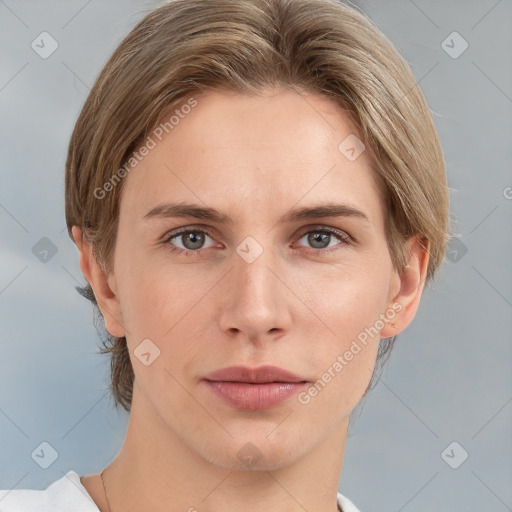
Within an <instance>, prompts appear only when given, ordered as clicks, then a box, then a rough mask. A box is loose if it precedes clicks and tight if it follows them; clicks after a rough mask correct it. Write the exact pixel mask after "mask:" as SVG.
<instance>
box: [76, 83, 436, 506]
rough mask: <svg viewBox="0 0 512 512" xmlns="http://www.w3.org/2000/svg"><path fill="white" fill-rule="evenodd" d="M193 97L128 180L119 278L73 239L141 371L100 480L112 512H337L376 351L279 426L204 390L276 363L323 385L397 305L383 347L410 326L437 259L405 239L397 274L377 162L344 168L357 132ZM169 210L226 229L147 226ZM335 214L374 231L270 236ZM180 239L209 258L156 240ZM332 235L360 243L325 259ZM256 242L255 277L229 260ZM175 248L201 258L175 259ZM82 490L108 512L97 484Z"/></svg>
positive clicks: (334, 242) (172, 222)
mask: <svg viewBox="0 0 512 512" xmlns="http://www.w3.org/2000/svg"><path fill="white" fill-rule="evenodd" d="M196 98H197V99H198V105H197V106H196V107H195V108H194V109H193V110H192V112H191V113H190V114H189V115H188V116H187V117H186V118H185V119H184V120H182V121H181V122H180V124H178V125H177V126H176V127H175V128H174V129H173V130H172V131H171V132H170V133H169V134H168V135H166V136H165V137H164V138H163V140H162V141H161V142H159V143H158V145H157V146H156V147H155V148H154V149H152V150H151V151H150V152H149V154H148V155H147V156H146V157H145V158H144V159H143V160H142V161H141V162H140V164H139V165H138V166H137V167H136V169H134V170H133V171H132V172H131V173H130V174H129V175H128V176H127V177H126V178H125V179H126V182H125V184H124V186H125V188H124V191H123V195H122V199H121V207H120V221H119V231H118V235H117V240H116V247H115V253H114V257H113V267H112V272H110V273H108V274H107V273H105V272H103V271H102V269H101V268H100V267H99V266H98V264H97V262H96V260H95V258H94V257H93V255H92V252H91V246H90V245H89V244H88V243H87V242H83V241H82V238H81V231H80V229H79V228H78V227H75V228H73V235H74V239H75V242H76V244H77V246H78V248H79V252H80V266H81V269H82V272H83V274H84V275H85V277H86V278H87V280H88V281H89V283H90V284H91V286H92V288H93V290H94V293H95V295H96V297H97V299H98V302H99V304H100V308H101V311H102V313H103V316H104V317H105V324H106V328H107V330H108V331H109V332H110V333H111V334H113V335H115V336H126V337H127V343H128V347H129V350H130V356H131V359H132V365H133V367H134V372H135V385H134V394H133V404H132V410H131V414H130V420H129V426H128V430H127V435H126V438H125V441H124V444H123V446H122V448H121V451H120V452H119V454H118V456H117V457H116V458H115V459H114V461H113V462H112V463H111V464H109V465H108V466H107V468H106V469H105V472H104V480H105V484H106V488H107V493H108V496H109V502H110V509H111V512H118V511H121V510H124V511H136V510H137V511H138V510H142V509H146V510H153V511H155V512H158V511H164V510H165V511H169V510H173V511H174V510H176V511H184V510H189V509H191V507H193V508H195V509H197V510H198V511H199V512H218V511H219V512H220V511H225V510H226V504H229V507H228V508H229V510H245V511H248V512H253V511H254V512H255V511H268V510H279V511H283V512H292V511H299V510H300V511H303V510H304V509H306V510H307V511H308V512H335V510H336V493H337V491H338V483H339V478H340V474H341V469H342V460H343V455H344V450H345V442H346V436H347V427H348V421H349V416H350V413H351V411H352V410H353V409H354V408H355V406H356V405H357V403H358V402H359V401H360V399H361V397H362V396H363V394H364V392H365V390H366V388H367V386H368V383H369V381H370V378H371V375H372V372H373V369H374V366H375V360H376V356H377V350H378V343H379V336H375V337H373V338H370V339H369V342H368V344H367V345H366V346H364V347H363V349H362V350H361V351H360V352H359V353H358V354H357V355H355V356H354V358H353V359H352V360H351V361H350V362H349V363H348V364H347V365H346V366H345V367H344V368H343V370H342V371H341V372H338V373H337V374H336V376H335V377H334V378H332V380H331V381H330V382H329V383H328V384H327V385H326V386H325V387H324V388H323V389H322V390H321V392H319V393H318V395H317V396H315V397H314V398H312V399H311V401H310V402H309V403H308V404H302V403H300V402H299V401H298V400H297V396H294V397H292V398H291V399H289V400H287V401H286V402H285V403H284V404H281V405H279V406H277V407H274V408H271V409H267V410H262V411H245V410H239V409H235V408H233V407H230V406H229V405H227V404H225V403H224V402H223V401H221V400H220V399H218V398H217V397H216V396H214V395H213V394H212V392H211V391H210V390H209V389H208V388H207V386H205V385H204V382H201V379H202V378H203V377H204V376H205V375H206V374H207V373H209V372H212V371H214V370H218V369H220V368H225V367H227V366H231V365H237V364H242V365H247V366H251V367H255V366H260V365H262V364H272V365H275V366H279V367H281V368H284V369H287V370H289V371H291V372H293V373H295V374H298V375H299V376H301V377H302V378H304V379H305V380H308V381H310V382H316V381H317V380H318V379H320V378H321V377H322V374H324V372H326V371H327V369H328V368H329V367H332V365H333V363H334V362H335V361H336V358H337V356H338V355H340V354H344V353H345V352H346V351H347V350H348V349H349V347H350V346H351V343H352V342H353V340H354V339H356V337H357V335H358V334H359V333H360V332H361V331H363V330H364V329H365V328H367V327H370V326H373V325H374V324H375V321H376V320H377V319H378V318H379V314H381V313H385V312H386V311H387V310H389V308H391V307H392V304H393V303H395V304H400V305H401V307H402V309H401V311H400V312H399V313H396V315H395V316H394V318H393V321H392V323H393V325H391V323H386V325H385V326H384V327H383V329H382V330H381V332H380V337H390V336H393V335H397V334H399V333H400V332H402V331H403V330H404V329H405V328H406V327H407V326H408V325H409V324H410V322H411V321H412V320H413V318H414V316H415V314H416V311H417V308H418V305H419V302H420V298H421V294H422V291H423V283H424V279H425V275H426V270H427V265H428V253H427V252H426V251H425V250H424V249H423V248H422V247H421V245H420V244H419V243H418V242H417V241H416V239H414V238H411V239H410V240H409V242H408V245H407V249H408V250H409V256H410V257H409V265H410V266H411V268H409V269H407V270H404V271H401V272H397V271H395V270H394V269H393V267H392V264H391V258H390V254H389V251H388V247H387V244H386V238H385V232H384V215H385V212H384V206H383V203H382V201H381V198H380V196H379V194H378V190H377V188H376V182H375V180H374V177H373V173H372V169H371V161H370V159H369V156H368V155H367V153H366V152H363V153H362V154H361V156H359V157H358V158H357V159H356V160H355V161H349V160H348V159H347V158H346V157H345V156H344V154H342V153H341V152H340V151H339V149H338V146H339V144H340V142H341V141H342V140H343V139H345V137H347V136H348V135H350V134H357V131H356V129H355V127H354V126H353V125H352V124H351V122H350V120H349V119H348V117H347V115H346V114H345V112H344V111H343V110H342V109H340V108H339V107H338V106H337V105H336V104H335V103H333V102H332V101H331V100H330V99H329V98H327V97H324V96H322V95H319V94H306V93H305V92H303V93H301V94H299V93H297V92H292V91H290V90H284V89H275V90H266V91H264V92H262V95H261V96H250V95H242V94H235V93H233V92H227V91H220V90H217V91H212V92H208V93H206V94H204V95H202V96H196ZM170 201H172V202H178V201H186V202H192V203H195V204H199V205H200V206H209V207H213V208H216V209H218V210H220V211H222V212H224V213H226V214H229V215H230V216H231V217H232V219H233V224H232V225H228V224H225V223H218V222H215V221H211V220H201V219H189V218H153V219H151V220H148V219H142V217H144V215H145V214H146V213H147V212H149V211H150V210H151V209H152V208H154V207H155V206H156V205H159V204H161V203H164V202H170ZM325 202H335V203H344V204H350V205H352V206H354V207H357V208H358V209H360V210H362V211H363V212H364V213H365V214H366V215H367V217H368V222H366V221H364V220H363V219H359V218H356V217H335V218H328V217H326V218H315V219H305V220H300V221H294V222H286V223H284V224H278V223H277V220H278V219H279V217H281V216H282V215H283V214H285V213H286V212H287V211H289V210H290V209H292V208H296V207H301V206H306V205H313V204H314V205H318V204H321V203H325ZM182 227H187V228H192V227H193V228H196V229H197V228H199V227H209V228H210V229H211V230H212V236H211V237H210V236H209V235H207V234H205V235H204V236H205V238H204V243H203V245H202V246H201V244H200V242H199V243H198V242H197V240H196V241H194V239H192V240H190V239H189V238H188V237H187V236H178V237H176V238H174V239H173V240H170V241H167V242H164V241H163V240H164V238H165V236H166V235H168V234H169V233H171V232H175V231H176V230H177V228H182ZM325 227H332V228H335V229H338V230H340V231H343V232H345V233H348V234H349V235H351V236H352V237H353V238H354V240H355V241H354V242H353V243H352V244H349V243H346V242H343V240H340V239H338V238H336V237H335V236H331V237H330V238H329V237H328V238H327V240H326V241H325V243H324V244H323V246H322V245H321V244H319V243H317V244H316V245H314V240H313V242H311V240H310V238H311V237H310V238H308V236H307V235H308V234H311V235H314V234H315V233H317V232H318V229H319V228H325ZM311 232H312V233H311ZM248 236H251V237H253V238H254V239H255V240H256V241H257V242H258V243H259V244H260V246H261V247H262V248H263V252H262V254H261V255H260V256H259V257H258V258H256V260H254V261H253V262H252V263H248V262H247V261H245V260H244V259H243V258H242V257H240V256H239V254H238V253H237V252H236V248H237V246H239V245H240V244H241V243H242V242H243V241H244V239H245V238H246V237H248ZM317 236H318V235H317ZM173 244H174V246H175V247H177V248H181V249H183V248H185V247H186V248H188V249H189V250H195V251H196V254H192V255H191V256H185V255H183V254H178V253H176V252H171V250H170V248H171V247H172V245H173ZM194 244H195V245H194ZM242 246H243V244H242ZM324 246H327V247H325V248H322V247H324ZM194 247H199V249H197V248H196V249H194ZM191 248H192V249H191ZM315 248H316V249H319V251H320V252H319V253H317V254H315V253H314V252H313V251H314V249H315ZM329 249H331V251H330V252H327V251H328V250H329ZM197 251H199V252H197ZM321 251H324V252H321ZM198 254H200V256H198ZM146 338H149V339H150V340H152V342H153V343H154V344H155V345H156V346H158V348H159V349H160V356H159V357H157V358H156V359H155V360H154V361H153V362H152V363H151V364H150V365H148V366H145V365H144V364H142V363H141V362H140V361H139V359H138V358H137V357H135V356H134V350H135V349H136V348H137V346H138V345H139V344H140V343H141V341H142V340H144V339H146ZM247 443H252V445H254V447H256V449H257V451H258V454H259V457H260V458H259V459H258V460H257V461H255V462H254V463H253V465H252V466H251V467H250V470H248V468H247V467H246V466H244V464H243V462H242V461H241V460H240V459H239V458H238V456H237V453H238V452H239V450H240V449H241V448H242V447H244V446H245V445H246V444H247ZM82 483H83V485H84V486H85V488H86V489H87V491H88V492H89V493H90V494H91V497H92V498H93V499H94V501H95V502H96V503H97V505H98V507H99V509H100V510H101V511H102V512H103V511H107V510H108V507H107V504H106V502H105V498H104V494H103V488H102V484H101V481H100V479H99V473H98V474H94V475H87V476H84V477H82Z"/></svg>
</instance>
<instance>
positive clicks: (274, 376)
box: [205, 365, 306, 384]
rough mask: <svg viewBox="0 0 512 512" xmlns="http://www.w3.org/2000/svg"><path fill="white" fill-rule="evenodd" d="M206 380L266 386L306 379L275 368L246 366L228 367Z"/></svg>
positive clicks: (209, 375) (211, 374) (208, 376)
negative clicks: (272, 383)
mask: <svg viewBox="0 0 512 512" xmlns="http://www.w3.org/2000/svg"><path fill="white" fill-rule="evenodd" d="M205 379H206V380H211V381H217V382H219V381H222V382H246V383H250V384H268V383H270V382H292V383H295V382H305V381H306V379H303V378H301V377H299V376H298V375H295V374H294V373H291V372H289V371H287V370H283V369H282V368H279V367H277V366H270V365H265V366H259V367H258V368H250V367H248V366H230V367H229V368H223V369H221V370H217V371H215V372H212V373H209V374H208V375H206V377H205Z"/></svg>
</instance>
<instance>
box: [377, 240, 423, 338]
mask: <svg viewBox="0 0 512 512" xmlns="http://www.w3.org/2000/svg"><path fill="white" fill-rule="evenodd" d="M429 248H430V242H429V240H426V239H425V238H418V237H411V238H409V240H408V241H407V250H408V254H409V263H408V264H409V266H410V268H407V269H403V270H402V271H401V272H398V271H396V272H397V273H396V274H395V279H396V282H398V291H397V292H394V293H393V294H392V297H391V301H390V303H389V305H388V308H392V309H393V310H394V311H398V312H397V314H396V315H395V317H394V318H393V319H392V320H391V321H390V322H388V323H386V324H385V326H384V328H383V329H382V331H381V333H380V336H381V338H390V337H392V336H396V335H397V334H400V333H401V332H403V331H404V330H405V329H406V328H407V326H408V325H409V324H410V323H411V322H412V321H413V319H414V317H415V316H416V311H417V310H418V307H419V305H420V299H421V295H422V293H423V288H424V285H425V278H426V275H427V269H428V262H429V254H430V253H429ZM396 288H397V286H396V285H395V289H396ZM392 304H395V306H394V307H393V306H392ZM398 305H399V306H398ZM397 306H398V307H397Z"/></svg>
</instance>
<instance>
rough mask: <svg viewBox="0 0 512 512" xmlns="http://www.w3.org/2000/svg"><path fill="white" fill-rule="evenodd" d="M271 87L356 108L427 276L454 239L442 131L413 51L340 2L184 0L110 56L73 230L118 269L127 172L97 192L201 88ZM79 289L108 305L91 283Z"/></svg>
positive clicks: (78, 137)
mask: <svg viewBox="0 0 512 512" xmlns="http://www.w3.org/2000/svg"><path fill="white" fill-rule="evenodd" d="M268 87H287V88H291V89H293V90H296V91H309V92H315V93H320V94H323V95H325V96H327V97H329V98H331V99H332V100H333V101H335V102H336V103H337V104H339V105H341V106H342V107H343V108H344V109H345V110H346V111H347V113H348V115H349V116H350V117H351V118H352V120H353V122H354V123H355V125H356V126H357V128H358V130H359V134H360V136H361V137H362V139H363V142H364V144H365V146H366V151H368V152H369V154H370V156H371V158H372V161H373V168H374V173H375V177H376V179H377V181H378V183H379V186H380V191H381V194H382V198H383V200H384V203H385V207H386V211H387V216H386V219H385V221H386V236H387V240H388V246H389V251H390V255H391V259H392V262H393V265H394V267H395V268H396V269H399V270H401V269H402V268H403V267H404V266H405V264H406V263H407V261H408V255H407V254H405V242H406V240H407V239H408V238H409V237H411V236H416V237H420V238H421V239H422V240H423V241H424V246H425V248H426V249H428V251H429V254H430V259H429V264H428V270H427V275H426V284H428V283H429V281H430V280H431V279H432V278H433V277H434V274H435V273H436V271H437V269H438V268H439V266H440V265H441V263H442V260H443V257H444V254H445V251H446V244H447V241H448V240H449V238H450V235H449V228H450V226H449V195H448V187H447V184H446V176H445V168H444V159H443V153H442V149H441V145H440V142H439V139H438V135H437V132H436V129H435V126H434V123H433V120H432V117H431V114H430V111H429V109H428V107H427V104H426V101H425V98H424V96H423V94H422V92H421V90H420V88H419V87H418V84H417V83H416V81H415V79H414V76H413V74H412V73H411V71H410V69H409V66H408V65H407V63H406V62H405V61H404V60H403V58H402V57H401V56H400V55H399V54H398V52H397V51H396V50H395V48H394V47H393V45H392V44H391V43H390V42H389V41H388V40H387V38H386V37H385V36H384V35H383V34H382V33H381V32H380V31H379V30H378V29H377V28H376V27H375V26H374V25H373V23H372V22H371V21H370V20H368V19H367V18H366V17H365V16H363V15H362V14H360V13H359V12H358V11H357V10H355V9H354V8H352V7H349V6H347V5H344V4H341V3H339V2H337V1H335V0H171V1H169V2H166V3H165V4H164V5H162V6H160V7H158V8H156V9H154V10H153V11H151V12H149V13H148V14H147V15H146V16H145V17H144V18H143V19H142V20H141V21H140V22H139V23H138V24H137V25H136V26H135V27H134V28H133V30H131V32H130V33H129V34H128V35H127V36H126V37H125V38H124V40H123V41H122V42H121V43H120V45H119V46H118V47H117V49H116V50H115V51H114V53H113V55H112V56H111V57H110V59H109V60H108V62H107V64H106V65H105V67H104V68H103V70H102V71H101V73H100V75H99V76H98V78H97V80H96V82H95V84H94V86H93V88H92V89H91V91H90V94H89V96H88V98H87V100H86V102H85V104H84V106H83V109H82V111H81V113H80V116H79V117H78V120H77V122H76V125H75V127H74V130H73V134H72V136H71V140H70V144H69V149H68V155H67V161H66V178H65V188H66V192H65V193H66V204H65V207H66V222H67V227H68V232H69V235H70V236H72V235H71V228H72V226H75V225H76V226H79V227H81V228H82V230H83V233H84V236H85V237H87V238H88V239H89V240H90V241H91V242H92V245H93V248H94V253H95V255H96V257H97V259H98V262H99V263H100V265H102V266H103V268H104V269H105V271H107V272H108V271H110V270H111V264H112V255H113V249H114V246H115V241H116V232H117V224H118V217H119V204H120V199H121V192H122V189H123V183H124V180H122V179H121V180H118V182H116V183H115V186H112V187H109V190H108V193H105V194H103V193H102V194H101V196H102V197H98V195H99V194H98V193H97V191H98V190H100V189H101V190H105V188H104V186H105V184H106V183H107V182H109V180H112V177H113V176H115V175H116V173H118V171H119V170H120V169H121V168H122V167H123V165H125V162H126V161H127V159H129V158H130V157H131V156H132V154H133V152H134V151H135V150H136V149H137V148H138V147H139V146H140V145H141V144H142V143H143V142H144V141H145V140H146V139H147V137H148V136H149V135H150V134H151V133H152V131H153V130H154V129H155V128H156V127H157V126H158V125H159V123H160V122H161V120H162V117H163V115H164V114H165V113H167V112H169V111H171V110H172V109H173V108H174V107H175V106H177V105H178V104H180V103H182V102H183V101H184V100H186V99H187V98H190V96H191V95H193V94H194V93H200V92H204V91H206V90H208V89H215V88H223V89H226V88H227V89H231V90H234V91H238V92H243V93H247V94H259V93H260V92H261V91H262V90H263V89H264V88H268ZM118 176H119V174H118ZM79 291H80V292H81V293H82V294H83V295H84V296H86V297H87V298H89V299H90V300H91V301H92V302H93V303H94V304H95V305H96V306H97V304H96V300H95V297H94V294H93V292H92V290H91V288H90V286H88V285H87V286H85V287H84V288H79ZM100 315H101V314H100ZM107 338H108V341H109V345H108V346H107V345H105V344H104V346H105V349H103V350H102V352H104V353H111V370H112V372H111V373H112V378H111V389H112V394H113V396H114V399H115V403H116V405H118V404H120V405H122V406H123V408H124V409H126V410H127V411H129V410H130V407H131V399H132V389H133V379H134V374H133V368H132V366H131V362H130V357H129V353H128V348H127V344H126V339H125V338H116V337H113V336H107ZM389 340H391V342H389ZM382 341H385V340H382ZM387 341H388V343H387V344H384V345H382V347H381V348H382V350H379V357H378V359H379V360H380V359H381V358H382V357H383V356H384V355H385V354H386V353H387V354H388V356H389V351H390V349H391V347H392V344H393V341H394V338H391V339H387Z"/></svg>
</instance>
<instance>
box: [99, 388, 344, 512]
mask: <svg viewBox="0 0 512 512" xmlns="http://www.w3.org/2000/svg"><path fill="white" fill-rule="evenodd" d="M347 427H348V418H347V421H346V423H344V424H343V425H342V426H340V425H339V424H338V425H336V427H335V428H333V429H332V431H331V432H330V433H329V434H328V436H327V437H326V438H325V439H323V440H321V441H320V443H319V444H318V445H317V446H316V447H315V448H314V449H313V450H312V451H310V452H309V453H307V454H306V455H305V456H303V457H302V458H300V459H298V460H294V461H293V462H292V463H291V464H288V465H286V466H285V467H279V465H277V467H275V468H272V469H269V470H263V469H259V470H252V471H251V470H243V471H240V470H238V469H237V470H231V469H230V468H224V467H220V466H219V465H218V464H217V465H216V464H214V463H211V462H209V461H208V460H205V457H204V456H201V455H199V454H198V453H196V452H195V451H194V450H193V449H190V447H189V446H187V445H185V444H184V443H183V442H182V441H181V440H180V439H179V438H178V437H177V436H176V434H175V433H174V432H173V431H172V429H170V428H169V426H168V425H166V424H165V423H164V422H163V421H162V419H161V418H160V417H159V416H158V415H157V414H156V413H155V411H154V409H153V407H152V406H151V405H150V404H148V403H147V402H145V401H144V400H142V399H140V397H138V396H137V394H136V393H134V396H133V402H132V409H131V414H130V420H129V424H128V429H127V433H126V438H125V441H124V444H123V447H122V449H121V451H120V452H119V454H118V456H117V457H116V458H115V459H114V461H113V462H112V463H111V464H110V465H109V466H108V467H107V468H106V469H105V472H104V481H105V486H106V488H107V493H108V499H109V504H110V507H111V512H119V511H121V510H122V511H123V512H131V511H136V510H137V511H138V510H143V509H147V510H152V511H153V512H160V511H162V512H163V511H164V510H165V511H166V512H169V510H171V511H183V510H186V511H190V512H194V511H196V512H197V511H201V512H220V511H224V510H226V505H227V504H229V507H228V508H229V509H231V510H244V511H245V512H253V511H254V512H255V511H261V510H279V511H282V512H299V511H300V512H303V511H304V510H307V511H308V512H336V510H337V505H336V496H337V492H338V483H339V478H340V474H341V468H342V460H343V455H344V449H345V442H346V433H347ZM170 507H172V508H170Z"/></svg>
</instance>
